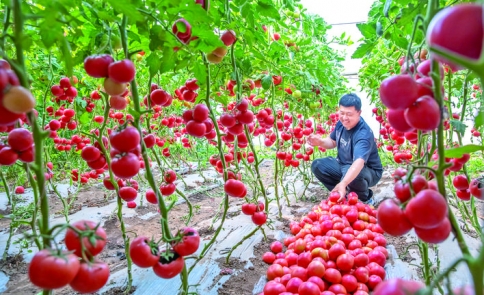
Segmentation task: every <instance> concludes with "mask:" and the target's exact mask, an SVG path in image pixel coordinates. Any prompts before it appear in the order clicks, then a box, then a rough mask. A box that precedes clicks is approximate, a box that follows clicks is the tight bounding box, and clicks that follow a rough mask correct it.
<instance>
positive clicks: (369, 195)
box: [363, 189, 375, 206]
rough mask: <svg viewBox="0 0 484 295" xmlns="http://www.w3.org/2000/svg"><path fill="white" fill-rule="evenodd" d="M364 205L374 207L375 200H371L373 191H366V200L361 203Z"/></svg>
mask: <svg viewBox="0 0 484 295" xmlns="http://www.w3.org/2000/svg"><path fill="white" fill-rule="evenodd" d="M363 203H364V204H366V205H370V206H375V199H374V198H373V191H372V190H371V189H368V200H366V201H364V202H363Z"/></svg>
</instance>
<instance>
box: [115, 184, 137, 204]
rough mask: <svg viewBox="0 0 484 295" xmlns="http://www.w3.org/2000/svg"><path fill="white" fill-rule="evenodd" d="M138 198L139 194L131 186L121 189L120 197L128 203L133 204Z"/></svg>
mask: <svg viewBox="0 0 484 295" xmlns="http://www.w3.org/2000/svg"><path fill="white" fill-rule="evenodd" d="M137 196H138V192H137V191H136V190H135V189H134V188H132V187H130V186H125V187H122V188H120V189H119V197H120V198H121V199H123V200H125V201H126V202H132V201H134V200H136V197H137Z"/></svg>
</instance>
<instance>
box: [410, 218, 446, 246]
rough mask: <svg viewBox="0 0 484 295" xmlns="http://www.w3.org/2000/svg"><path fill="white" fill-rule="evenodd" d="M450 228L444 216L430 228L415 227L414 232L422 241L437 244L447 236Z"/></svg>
mask: <svg viewBox="0 0 484 295" xmlns="http://www.w3.org/2000/svg"><path fill="white" fill-rule="evenodd" d="M451 229H452V226H451V224H450V221H449V219H447V218H444V220H443V221H442V222H441V223H440V224H439V225H437V226H436V227H434V228H431V229H421V228H418V227H415V233H416V234H417V236H418V237H419V238H420V239H421V240H422V241H424V242H427V243H432V244H438V243H442V242H443V241H445V240H446V239H447V238H448V237H449V235H450V231H451Z"/></svg>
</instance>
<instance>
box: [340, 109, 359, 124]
mask: <svg viewBox="0 0 484 295" xmlns="http://www.w3.org/2000/svg"><path fill="white" fill-rule="evenodd" d="M360 115H361V110H360V111H357V110H356V109H355V107H344V106H339V120H340V121H341V123H343V127H345V128H346V129H351V128H353V127H355V126H356V124H358V122H359V121H360Z"/></svg>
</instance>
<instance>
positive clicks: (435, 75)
mask: <svg viewBox="0 0 484 295" xmlns="http://www.w3.org/2000/svg"><path fill="white" fill-rule="evenodd" d="M432 69H433V70H432V71H433V72H432V75H431V76H432V80H433V82H434V95H435V99H436V101H437V103H438V104H439V106H440V110H441V116H442V112H443V108H442V103H443V99H442V95H441V92H440V87H441V80H440V73H439V67H438V62H437V61H435V60H434V61H433V62H432ZM437 132H438V135H437V140H438V144H437V149H438V154H439V168H438V170H437V173H436V178H437V185H438V189H439V192H440V193H441V194H442V196H444V198H446V193H445V179H444V169H445V166H446V164H445V144H444V127H443V123H442V120H441V122H440V124H439V128H438V131H437ZM446 199H447V198H446ZM448 214H449V221H450V223H451V224H452V228H453V231H454V235H455V237H456V239H457V242H458V244H459V247H460V249H461V251H462V254H464V255H465V256H466V255H467V256H471V255H470V251H469V248H468V246H467V244H466V241H465V240H464V236H463V234H462V230H461V229H460V227H459V223H458V221H457V219H456V218H455V215H454V213H453V212H452V210H448Z"/></svg>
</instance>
